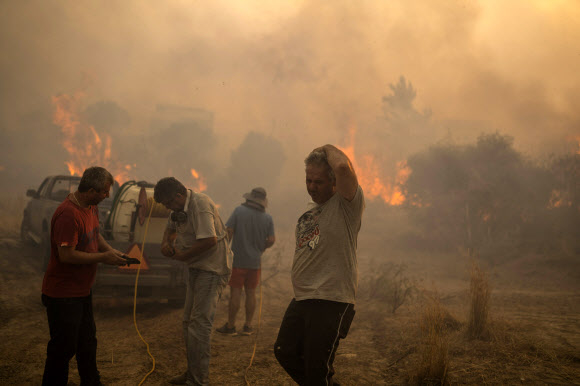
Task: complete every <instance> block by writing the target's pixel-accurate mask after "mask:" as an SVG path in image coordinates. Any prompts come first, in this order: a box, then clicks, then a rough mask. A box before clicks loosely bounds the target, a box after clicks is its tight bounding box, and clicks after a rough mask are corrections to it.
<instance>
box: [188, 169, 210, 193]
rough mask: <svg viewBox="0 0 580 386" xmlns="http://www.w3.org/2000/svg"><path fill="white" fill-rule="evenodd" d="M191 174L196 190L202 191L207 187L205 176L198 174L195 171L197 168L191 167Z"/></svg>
mask: <svg viewBox="0 0 580 386" xmlns="http://www.w3.org/2000/svg"><path fill="white" fill-rule="evenodd" d="M191 176H192V177H193V179H194V180H195V182H196V183H197V187H196V189H197V191H199V192H203V191H205V190H206V189H207V184H206V183H205V178H203V176H202V175H200V174H199V173H198V172H197V170H195V169H191Z"/></svg>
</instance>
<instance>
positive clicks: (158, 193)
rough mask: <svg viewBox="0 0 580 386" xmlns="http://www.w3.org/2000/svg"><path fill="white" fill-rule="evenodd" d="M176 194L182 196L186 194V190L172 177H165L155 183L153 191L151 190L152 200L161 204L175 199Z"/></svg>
mask: <svg viewBox="0 0 580 386" xmlns="http://www.w3.org/2000/svg"><path fill="white" fill-rule="evenodd" d="M177 193H181V194H182V195H186V194H187V189H185V186H183V184H182V183H181V182H179V181H178V180H177V179H176V178H174V177H165V178H162V179H160V180H159V182H157V185H155V189H154V190H153V198H154V199H155V201H157V202H159V203H161V202H165V201H169V200H172V199H173V198H175V195H176V194H177Z"/></svg>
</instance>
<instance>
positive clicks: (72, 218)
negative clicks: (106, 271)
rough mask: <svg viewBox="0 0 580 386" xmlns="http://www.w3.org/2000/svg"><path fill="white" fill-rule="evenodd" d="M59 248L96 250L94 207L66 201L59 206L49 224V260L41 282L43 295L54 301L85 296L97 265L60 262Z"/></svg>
mask: <svg viewBox="0 0 580 386" xmlns="http://www.w3.org/2000/svg"><path fill="white" fill-rule="evenodd" d="M58 246H71V247H74V248H75V249H76V250H77V251H83V252H89V253H94V252H98V251H99V214H98V210H97V206H96V205H91V206H89V207H88V208H81V207H79V206H77V205H75V204H74V203H73V202H72V201H71V200H69V199H68V198H67V199H66V200H64V201H63V203H62V204H60V205H59V206H58V208H57V209H56V211H55V212H54V215H53V216H52V221H51V223H50V249H51V251H50V260H49V261H48V267H47V268H46V272H45V273H44V280H43V281H42V293H43V294H45V295H47V296H51V297H55V298H71V297H81V296H88V295H89V294H90V292H91V287H92V286H93V283H94V282H95V276H96V274H97V264H96V263H93V264H67V263H62V262H61V261H60V258H59V255H58Z"/></svg>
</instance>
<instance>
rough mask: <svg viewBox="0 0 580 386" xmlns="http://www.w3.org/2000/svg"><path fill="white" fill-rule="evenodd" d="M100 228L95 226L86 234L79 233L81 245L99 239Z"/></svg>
mask: <svg viewBox="0 0 580 386" xmlns="http://www.w3.org/2000/svg"><path fill="white" fill-rule="evenodd" d="M98 237H99V228H93V229H92V230H90V231H88V232H87V233H85V234H82V235H79V246H85V245H89V244H91V243H93V242H95V241H97V240H98Z"/></svg>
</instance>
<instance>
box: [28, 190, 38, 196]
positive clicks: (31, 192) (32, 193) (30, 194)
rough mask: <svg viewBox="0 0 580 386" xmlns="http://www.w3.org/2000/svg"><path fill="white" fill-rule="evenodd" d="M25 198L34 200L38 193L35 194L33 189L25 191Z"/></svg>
mask: <svg viewBox="0 0 580 386" xmlns="http://www.w3.org/2000/svg"><path fill="white" fill-rule="evenodd" d="M26 197H32V198H36V197H38V193H36V190H34V189H28V190H27V191H26Z"/></svg>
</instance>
